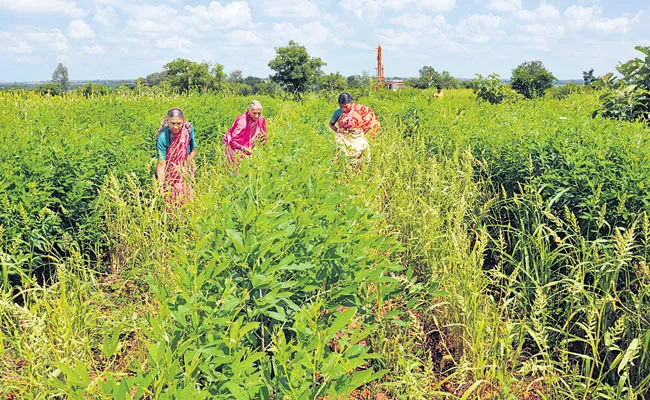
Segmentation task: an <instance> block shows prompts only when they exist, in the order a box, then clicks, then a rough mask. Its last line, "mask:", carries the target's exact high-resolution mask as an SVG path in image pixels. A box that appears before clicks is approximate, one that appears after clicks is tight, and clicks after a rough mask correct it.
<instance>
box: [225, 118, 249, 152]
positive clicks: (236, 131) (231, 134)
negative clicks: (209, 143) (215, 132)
mask: <svg viewBox="0 0 650 400" xmlns="http://www.w3.org/2000/svg"><path fill="white" fill-rule="evenodd" d="M244 129H246V114H242V115H240V116H238V117H237V119H235V122H233V124H232V127H230V129H229V130H228V133H226V136H224V138H223V141H222V143H223V144H224V145H226V146H230V148H231V149H233V150H236V151H239V150H240V149H239V148H238V146H237V145H236V144H234V143H232V141H233V139H235V138H236V137H237V136H239V135H241V133H242V131H243V130H244Z"/></svg>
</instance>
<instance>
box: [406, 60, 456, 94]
mask: <svg viewBox="0 0 650 400" xmlns="http://www.w3.org/2000/svg"><path fill="white" fill-rule="evenodd" d="M419 72H420V77H419V78H414V79H409V80H408V83H409V85H411V86H413V87H415V88H418V89H426V88H429V87H436V86H438V85H441V86H442V87H443V88H445V89H457V88H459V87H460V81H459V80H458V79H456V78H454V77H453V76H451V74H450V73H449V72H447V71H442V73H440V72H438V71H436V70H435V68H433V67H431V66H429V65H425V66H424V67H422V68H421V69H420V71H419Z"/></svg>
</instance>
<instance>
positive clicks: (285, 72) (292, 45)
mask: <svg viewBox="0 0 650 400" xmlns="http://www.w3.org/2000/svg"><path fill="white" fill-rule="evenodd" d="M276 53H277V56H276V57H275V58H274V59H272V60H271V61H269V67H270V68H271V69H272V70H274V71H275V75H272V76H271V79H272V80H273V81H274V82H277V83H279V84H280V85H282V86H283V87H284V88H285V89H286V90H287V91H289V92H293V93H294V94H296V95H299V94H300V93H303V92H305V91H306V90H307V89H308V88H310V87H311V85H312V84H314V83H316V82H317V80H318V78H319V77H320V76H321V75H322V74H323V72H322V70H321V67H322V66H324V65H327V64H326V63H325V62H324V61H323V60H321V59H320V58H317V57H314V58H312V57H310V56H309V53H307V49H306V48H305V46H300V45H298V44H297V43H296V42H294V41H293V40H291V41H289V45H288V46H286V47H279V48H277V49H276Z"/></svg>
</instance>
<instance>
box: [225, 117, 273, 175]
mask: <svg viewBox="0 0 650 400" xmlns="http://www.w3.org/2000/svg"><path fill="white" fill-rule="evenodd" d="M266 133H267V130H266V120H265V119H264V117H259V119H258V120H257V121H253V120H252V119H251V118H250V117H249V116H248V112H245V113H243V114H241V115H239V116H238V117H237V118H236V119H235V122H234V123H233V124H232V127H230V129H229V130H228V132H227V133H226V135H225V136H224V137H223V140H222V141H221V143H222V144H223V145H224V153H225V156H226V165H227V166H228V169H230V170H231V171H236V170H237V165H238V164H239V160H240V159H242V158H249V157H250V156H246V155H244V153H242V152H241V150H240V149H241V148H242V147H245V148H247V149H253V148H255V140H256V139H257V138H258V137H263V136H266Z"/></svg>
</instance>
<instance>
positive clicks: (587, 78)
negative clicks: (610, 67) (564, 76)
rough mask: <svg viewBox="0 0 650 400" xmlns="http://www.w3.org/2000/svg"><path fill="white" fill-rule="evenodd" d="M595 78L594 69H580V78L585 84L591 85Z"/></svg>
mask: <svg viewBox="0 0 650 400" xmlns="http://www.w3.org/2000/svg"><path fill="white" fill-rule="evenodd" d="M596 79H598V78H596V77H595V76H594V69H593V68H592V69H590V70H589V71H582V80H583V81H584V83H585V86H589V85H591V84H592V83H593V82H594V81H596Z"/></svg>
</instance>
